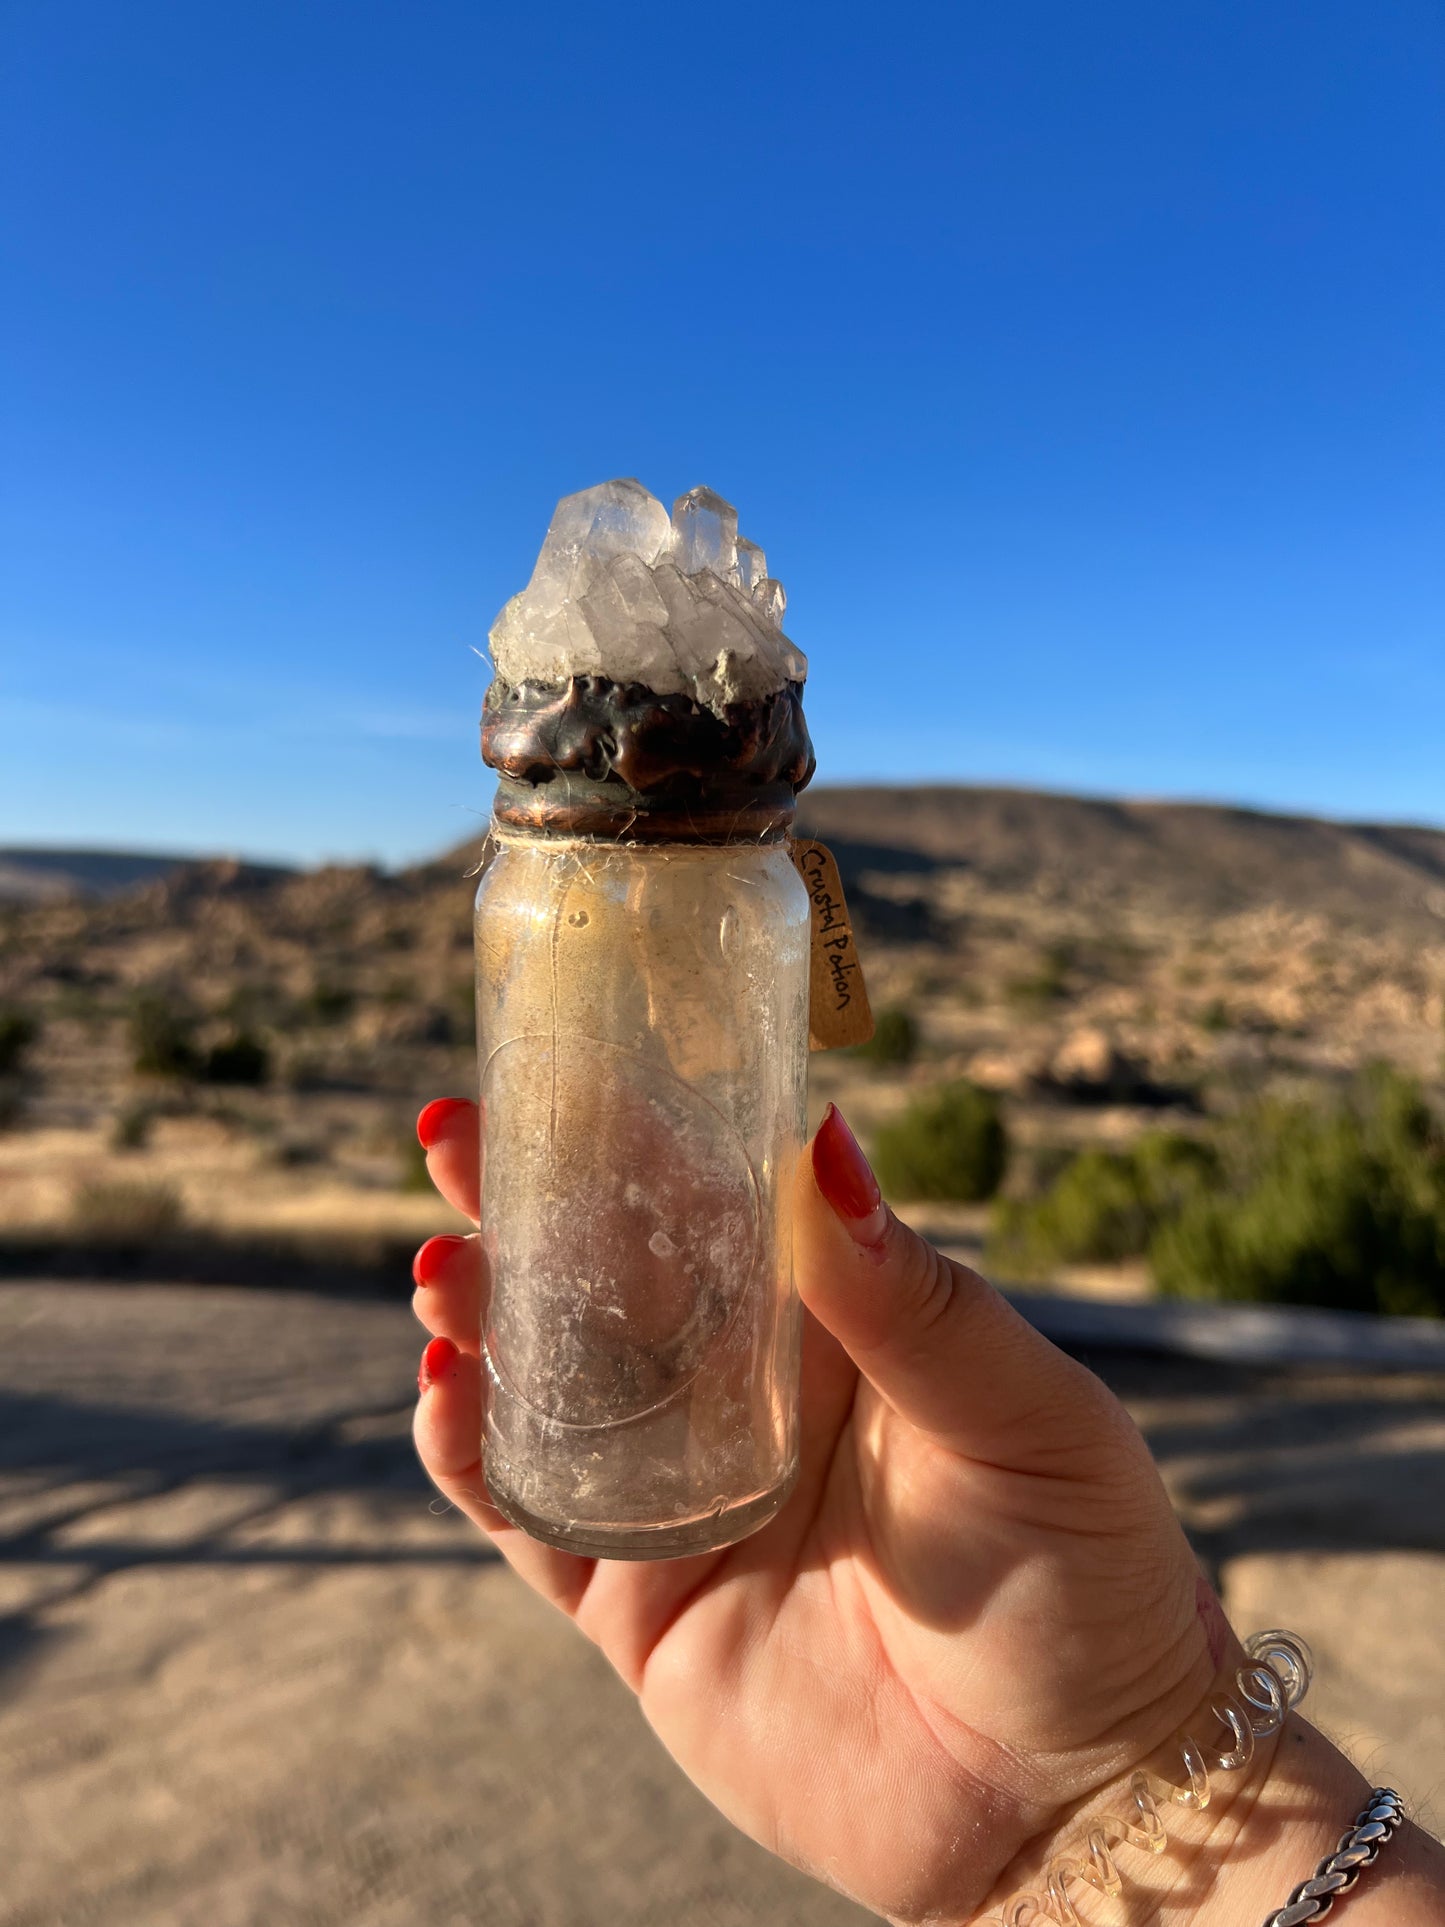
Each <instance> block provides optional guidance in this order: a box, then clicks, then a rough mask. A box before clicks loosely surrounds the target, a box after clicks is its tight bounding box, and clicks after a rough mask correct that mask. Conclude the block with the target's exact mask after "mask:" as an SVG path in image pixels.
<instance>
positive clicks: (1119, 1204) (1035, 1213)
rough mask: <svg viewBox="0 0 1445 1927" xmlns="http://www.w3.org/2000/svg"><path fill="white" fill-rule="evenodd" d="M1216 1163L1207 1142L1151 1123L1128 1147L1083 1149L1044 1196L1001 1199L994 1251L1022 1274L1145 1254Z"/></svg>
mask: <svg viewBox="0 0 1445 1927" xmlns="http://www.w3.org/2000/svg"><path fill="white" fill-rule="evenodd" d="M1216 1169H1217V1160H1216V1158H1215V1155H1214V1153H1213V1152H1212V1151H1211V1150H1210V1149H1209V1148H1208V1147H1207V1146H1205V1145H1203V1144H1200V1143H1199V1142H1198V1141H1197V1140H1195V1139H1193V1138H1188V1137H1183V1136H1181V1135H1179V1134H1178V1133H1177V1132H1169V1131H1151V1132H1149V1133H1147V1134H1146V1135H1145V1136H1144V1137H1142V1138H1140V1140H1139V1142H1138V1143H1137V1144H1135V1145H1133V1146H1131V1147H1130V1148H1129V1149H1128V1150H1126V1151H1105V1150H1088V1151H1080V1152H1079V1153H1078V1155H1077V1156H1075V1157H1073V1158H1071V1159H1070V1160H1069V1162H1068V1163H1067V1164H1066V1165H1065V1166H1064V1168H1063V1169H1062V1170H1061V1171H1060V1172H1059V1174H1058V1175H1057V1177H1055V1178H1054V1180H1053V1182H1052V1183H1051V1184H1049V1185H1048V1187H1047V1188H1046V1189H1045V1190H1044V1191H1043V1192H1042V1194H1041V1195H1040V1196H1038V1197H1035V1198H1007V1199H1001V1200H1000V1201H999V1203H998V1205H997V1206H996V1207H995V1210H994V1221H993V1227H992V1231H991V1234H990V1239H989V1252H990V1256H991V1257H992V1258H993V1260H994V1261H995V1262H996V1263H998V1264H1000V1265H1001V1266H1003V1267H1005V1268H1006V1269H1009V1270H1012V1271H1014V1272H1015V1273H1021V1274H1023V1275H1034V1274H1036V1273H1038V1272H1040V1271H1043V1270H1047V1269H1048V1268H1049V1267H1050V1266H1052V1265H1059V1264H1065V1265H1067V1264H1113V1263H1117V1262H1119V1261H1120V1260H1122V1259H1125V1258H1137V1257H1140V1256H1142V1254H1143V1253H1144V1252H1145V1251H1147V1250H1148V1248H1149V1242H1150V1240H1151V1238H1152V1237H1153V1236H1154V1233H1155V1232H1156V1230H1157V1229H1158V1228H1159V1226H1160V1225H1161V1224H1164V1223H1167V1222H1168V1221H1169V1220H1170V1218H1172V1217H1173V1216H1176V1215H1177V1214H1178V1212H1179V1210H1180V1209H1181V1208H1182V1206H1183V1204H1184V1203H1185V1202H1186V1201H1187V1200H1188V1199H1189V1198H1191V1197H1193V1196H1194V1195H1196V1194H1197V1193H1198V1192H1199V1191H1200V1190H1202V1189H1204V1188H1205V1187H1206V1186H1207V1185H1208V1184H1209V1183H1210V1182H1211V1181H1212V1180H1213V1178H1214V1174H1215V1172H1216Z"/></svg>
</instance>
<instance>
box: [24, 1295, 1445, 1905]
mask: <svg viewBox="0 0 1445 1927" xmlns="http://www.w3.org/2000/svg"><path fill="white" fill-rule="evenodd" d="M403 1297H404V1292H403V1291H402V1289H401V1288H400V1287H399V1290H398V1298H399V1300H400V1299H402V1298H403ZM420 1343H421V1333H420V1331H419V1329H418V1328H417V1327H416V1326H415V1324H414V1323H413V1321H412V1318H411V1315H410V1312H409V1310H408V1309H407V1307H406V1305H405V1303H404V1302H397V1303H395V1304H389V1303H384V1302H383V1303H376V1302H371V1303H368V1302H354V1301H353V1302H348V1301H343V1300H336V1299H327V1298H322V1297H317V1296H313V1295H309V1294H306V1293H299V1292H296V1293H293V1292H283V1291H271V1292H268V1291H263V1290H256V1289H240V1288H227V1287H208V1288H195V1287H185V1286H148V1285H137V1286H129V1287H122V1286H114V1285H105V1284H84V1283H73V1282H69V1283H68V1282H59V1281H51V1282H43V1283H26V1282H23V1281H21V1282H10V1283H6V1284H4V1285H3V1286H0V1481H3V1482H0V1588H3V1591H0V1612H3V1615H4V1616H3V1620H0V1625H3V1644H0V1835H3V1840H0V1863H3V1866H4V1869H5V1874H4V1881H3V1892H0V1922H3V1923H4V1927H91V1923H95V1924H96V1927H100V1924H101V1923H104V1927H261V1923H265V1924H266V1927H333V1923H334V1927H343V1923H344V1924H345V1927H417V1923H420V1922H425V1923H427V1927H463V1924H464V1923H465V1924H466V1927H472V1924H473V1923H485V1924H486V1927H600V1924H601V1923H606V1924H607V1927H654V1924H655V1927H662V1923H664V1922H666V1923H668V1927H672V1924H673V1923H675V1922H678V1921H687V1922H689V1923H698V1927H734V1924H736V1927H743V1924H744V1923H756V1922H760V1921H767V1922H781V1921H786V1922H788V1923H790V1924H791V1923H796V1924H797V1927H825V1924H831V1927H842V1923H844V1922H847V1921H862V1920H863V1919H865V1918H868V1916H865V1915H864V1914H862V1913H861V1912H860V1911H859V1910H858V1909H856V1908H854V1907H852V1906H850V1905H849V1904H848V1903H846V1902H844V1901H842V1900H840V1899H838V1898H837V1897H836V1896H834V1895H832V1894H829V1893H827V1892H825V1891H823V1890H822V1889H820V1888H817V1887H815V1886H813V1885H812V1884H811V1883H809V1882H808V1881H806V1880H804V1879H803V1878H802V1877H800V1876H798V1875H795V1874H793V1873H792V1872H790V1871H789V1870H788V1869H786V1868H784V1867H782V1866H780V1865H778V1864H777V1863H776V1862H774V1861H772V1860H771V1859H770V1858H769V1857H768V1856H767V1855H765V1854H764V1853H762V1852H761V1851H760V1850H758V1849H757V1848H755V1847H753V1846H752V1845H751V1844H750V1843H749V1842H748V1841H746V1840H744V1839H742V1838H741V1837H740V1836H739V1835H738V1834H736V1833H735V1832H734V1831H733V1830H732V1828H731V1827H730V1826H728V1824H727V1823H726V1822H725V1821H723V1820H721V1819H720V1818H718V1817H717V1816H716V1815H715V1814H714V1813H713V1812H712V1810H711V1809H710V1808H709V1807H708V1806H707V1804H706V1803H705V1802H704V1801H703V1800H702V1798H701V1797H700V1796H699V1795H698V1794H697V1793H696V1792H694V1790H693V1789H692V1788H691V1787H690V1786H689V1785H688V1783H687V1782H686V1780H685V1779H684V1778H683V1776H682V1775H681V1774H680V1773H679V1772H678V1771H677V1770H676V1769H675V1768H674V1767H673V1766H672V1765H671V1763H670V1762H669V1760H668V1759H667V1757H666V1756H665V1755H664V1753H663V1751H662V1749H661V1747H660V1746H659V1745H658V1744H657V1742H656V1741H655V1740H654V1739H653V1737H652V1736H651V1734H650V1733H649V1731H648V1729H647V1727H646V1725H645V1724H644V1722H643V1721H642V1719H641V1717H640V1715H639V1714H638V1712H637V1710H636V1708H635V1706H634V1705H633V1703H632V1701H631V1699H630V1697H629V1696H628V1694H627V1693H626V1692H625V1690H624V1689H623V1688H622V1686H621V1685H620V1683H619V1682H618V1681H617V1680H616V1679H615V1678H614V1677H613V1675H612V1674H611V1672H610V1671H609V1669H608V1667H607V1665H606V1664H605V1662H604V1661H602V1660H601V1659H600V1658H599V1657H598V1655H597V1654H596V1653H595V1652H594V1651H592V1649H591V1648H589V1647H588V1646H587V1645H586V1644H585V1643H584V1642H583V1641H582V1640H581V1639H580V1638H579V1637H578V1636H577V1635H576V1634H574V1632H573V1631H572V1629H571V1628H570V1627H569V1626H567V1625H566V1624H565V1623H564V1622H563V1621H562V1620H561V1619H560V1618H558V1617H557V1616H555V1615H554V1614H553V1613H551V1612H550V1611H549V1610H548V1609H547V1608H545V1607H544V1606H542V1605H541V1604H540V1603H539V1602H538V1601H536V1600H535V1599H533V1598H532V1597H531V1596H530V1595H529V1594H527V1593H526V1592H525V1591H524V1590H523V1588H522V1587H521V1586H520V1585H519V1584H518V1583H517V1582H515V1581H514V1580H513V1579H512V1577H511V1576H510V1574H509V1573H508V1572H507V1571H506V1570H505V1568H503V1567H502V1566H501V1565H500V1564H499V1563H498V1562H496V1561H495V1560H493V1559H492V1558H490V1557H489V1555H488V1553H487V1550H486V1548H485V1547H484V1546H483V1545H482V1544H481V1543H480V1542H479V1541H478V1539H477V1537H476V1535H475V1534H474V1533H473V1532H472V1531H471V1529H470V1528H469V1527H468V1526H467V1525H466V1524H465V1522H464V1521H462V1520H461V1519H460V1518H458V1517H457V1516H456V1515H455V1514H452V1513H449V1512H447V1511H446V1510H445V1509H443V1508H441V1507H440V1506H439V1505H438V1504H437V1503H435V1502H433V1500H432V1498H431V1495H430V1493H429V1489H428V1488H427V1486H426V1484H425V1482H424V1481H423V1479H422V1476H421V1474H420V1472H419V1470H418V1469H417V1467H416V1465H415V1463H414V1460H413V1457H412V1452H411V1445H410V1439H409V1413H410V1405H411V1394H412V1387H413V1383H414V1380H413V1372H414V1369H415V1359H416V1355H417V1352H418V1350H419V1346H420ZM1091 1362H1092V1363H1094V1364H1095V1365H1096V1367H1098V1368H1100V1369H1102V1370H1103V1372H1104V1374H1105V1375H1106V1376H1107V1377H1109V1378H1110V1379H1111V1381H1112V1382H1113V1383H1114V1384H1115V1385H1116V1387H1117V1388H1118V1389H1119V1391H1120V1392H1121V1393H1122V1394H1123V1396H1124V1397H1125V1398H1126V1400H1127V1401H1128V1403H1129V1404H1130V1406H1131V1408H1132V1409H1133V1411H1134V1413H1135V1415H1136V1416H1137V1418H1138V1419H1139V1421H1140V1423H1141V1424H1142V1425H1143V1427H1144V1429H1145V1431H1146V1434H1147V1435H1148V1436H1149V1438H1150V1440H1151V1443H1152V1445H1153V1447H1154V1449H1155V1452H1156V1454H1157V1456H1158V1458H1159V1461H1160V1464H1161V1466H1162V1467H1163V1469H1164V1472H1165V1476H1166V1478H1167V1479H1168V1481H1169V1483H1170V1486H1171V1489H1172V1490H1173V1492H1174V1495H1175V1498H1176V1501H1177V1503H1178V1504H1179V1506H1180V1508H1181V1511H1182V1512H1183V1515H1184V1517H1185V1519H1186V1522H1187V1523H1188V1524H1189V1526H1190V1529H1191V1531H1192V1533H1193V1534H1194V1537H1195V1541H1196V1544H1197V1545H1198V1547H1199V1549H1200V1552H1201V1556H1202V1557H1203V1559H1204V1561H1205V1563H1206V1565H1207V1566H1208V1567H1209V1569H1210V1570H1211V1571H1212V1572H1213V1573H1214V1574H1215V1575H1216V1577H1217V1578H1218V1579H1219V1581H1220V1583H1221V1584H1222V1586H1223V1589H1224V1592H1225V1596H1226V1600H1227V1603H1228V1604H1229V1606H1230V1608H1231V1611H1232V1612H1233V1614H1234V1616H1235V1619H1236V1622H1237V1623H1238V1624H1239V1625H1241V1626H1242V1627H1252V1626H1256V1625H1261V1624H1269V1623H1277V1624H1284V1625H1289V1626H1292V1627H1295V1628H1297V1629H1298V1630H1300V1631H1302V1632H1303V1633H1305V1634H1306V1636H1307V1637H1309V1638H1310V1639H1311V1640H1312V1641H1313V1642H1314V1644H1315V1646H1316V1650H1317V1654H1318V1657H1319V1661H1320V1668H1319V1682H1318V1686H1317V1690H1316V1694H1315V1696H1314V1700H1313V1711H1314V1715H1315V1717H1316V1718H1317V1719H1318V1720H1319V1721H1320V1722H1321V1723H1322V1724H1323V1725H1324V1726H1325V1727H1326V1728H1327V1729H1329V1730H1330V1731H1331V1732H1332V1733H1334V1734H1336V1735H1337V1736H1338V1737H1339V1738H1340V1739H1342V1740H1343V1741H1344V1742H1345V1743H1346V1744H1347V1745H1348V1746H1349V1748H1350V1750H1351V1751H1352V1752H1353V1753H1354V1755H1355V1757H1356V1758H1357V1759H1358V1760H1359V1761H1360V1763H1361V1764H1362V1765H1363V1766H1364V1767H1365V1769H1366V1770H1367V1771H1369V1772H1371V1773H1376V1774H1379V1775H1382V1776H1385V1777H1388V1778H1389V1779H1391V1780H1392V1781H1394V1782H1395V1783H1396V1784H1398V1785H1399V1786H1401V1787H1402V1788H1403V1789H1404V1790H1405V1791H1406V1792H1407V1794H1408V1795H1409V1796H1410V1797H1411V1799H1412V1800H1413V1802H1414V1803H1415V1804H1416V1806H1417V1808H1418V1809H1419V1810H1420V1811H1421V1813H1422V1815H1423V1817H1424V1818H1425V1819H1426V1820H1427V1822H1430V1823H1432V1824H1434V1825H1435V1826H1436V1828H1437V1829H1438V1827H1439V1824H1440V1821H1441V1819H1442V1817H1445V1651H1442V1649H1441V1645H1440V1641H1439V1637H1438V1628H1439V1626H1440V1625H1441V1624H1442V1622H1445V1401H1442V1392H1445V1382H1442V1380H1441V1379H1440V1378H1439V1377H1435V1378H1427V1377H1413V1376H1402V1375H1398V1374H1397V1375H1394V1376H1390V1377H1383V1376H1378V1377H1362V1376H1355V1375H1349V1376H1341V1375H1338V1374H1336V1375H1324V1374H1321V1373H1318V1372H1315V1373H1293V1374H1291V1373H1284V1372H1278V1371H1276V1372H1270V1373H1266V1372H1259V1371H1255V1372H1245V1371H1241V1370H1239V1369H1236V1368H1230V1367H1225V1366H1220V1365H1206V1364H1201V1363H1197V1362H1196V1363H1189V1362H1185V1361H1179V1360H1173V1361H1171V1360H1167V1359H1161V1358H1152V1359H1148V1358H1142V1357H1139V1356H1114V1357H1109V1356H1103V1357H1099V1358H1096V1359H1093V1360H1091ZM839 1770H840V1771H846V1763H843V1762H840V1766H839Z"/></svg>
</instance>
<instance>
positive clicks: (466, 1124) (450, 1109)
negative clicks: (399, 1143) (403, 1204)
mask: <svg viewBox="0 0 1445 1927" xmlns="http://www.w3.org/2000/svg"><path fill="white" fill-rule="evenodd" d="M416 1134H417V1137H418V1138H419V1139H420V1140H421V1146H422V1149H423V1150H424V1151H425V1152H426V1168H427V1173H428V1175H429V1176H430V1178H431V1181H432V1183H433V1184H434V1185H435V1186H436V1188H437V1190H438V1191H440V1192H441V1194H442V1196H443V1197H444V1198H445V1199H446V1201H447V1203H448V1204H450V1205H454V1206H455V1207H456V1209H457V1210H458V1211H461V1212H463V1213H464V1214H465V1215H466V1216H467V1217H469V1218H470V1219H471V1221H472V1223H473V1224H476V1223H477V1221H478V1219H479V1217H480V1215H481V1197H482V1180H481V1165H480V1160H481V1151H480V1144H481V1131H480V1120H479V1119H478V1116H477V1107H476V1105H475V1104H473V1103H471V1102H470V1101H469V1100H468V1099H467V1098H464V1097H436V1098H433V1099H432V1101H431V1103H430V1104H428V1105H427V1106H426V1107H425V1109H424V1110H423V1111H422V1113H421V1116H420V1117H419V1118H418V1119H417V1121H416Z"/></svg>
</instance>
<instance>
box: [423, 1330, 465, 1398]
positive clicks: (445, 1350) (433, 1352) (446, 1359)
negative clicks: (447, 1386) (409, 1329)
mask: <svg viewBox="0 0 1445 1927" xmlns="http://www.w3.org/2000/svg"><path fill="white" fill-rule="evenodd" d="M456 1361H457V1348H456V1346H455V1345H454V1344H453V1343H452V1341H451V1340H450V1339H449V1338H433V1339H432V1340H431V1341H430V1342H429V1343H428V1345H427V1348H426V1350H425V1351H424V1352H423V1353H422V1355H421V1370H420V1371H419V1372H418V1373H417V1375H416V1389H417V1390H418V1391H419V1392H429V1391H430V1390H431V1388H432V1386H433V1385H435V1384H436V1382H437V1380H438V1379H439V1378H445V1377H446V1375H447V1373H448V1372H449V1371H450V1370H451V1368H452V1366H453V1365H455V1363H456Z"/></svg>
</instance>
